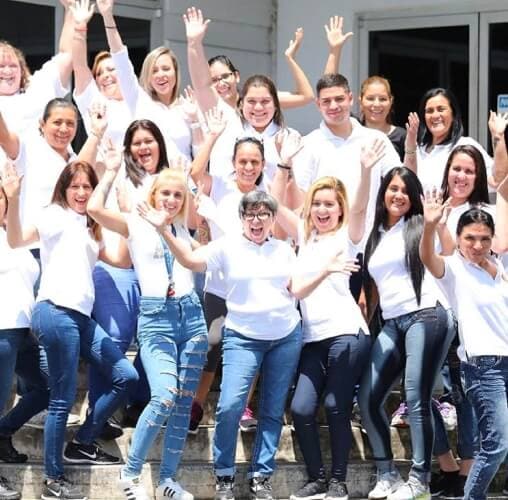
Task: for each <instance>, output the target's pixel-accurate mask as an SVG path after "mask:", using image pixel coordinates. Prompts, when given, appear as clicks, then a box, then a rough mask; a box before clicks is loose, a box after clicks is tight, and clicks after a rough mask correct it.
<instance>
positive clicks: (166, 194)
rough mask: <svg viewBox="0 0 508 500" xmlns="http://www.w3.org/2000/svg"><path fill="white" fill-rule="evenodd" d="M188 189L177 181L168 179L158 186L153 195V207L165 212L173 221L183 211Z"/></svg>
mask: <svg viewBox="0 0 508 500" xmlns="http://www.w3.org/2000/svg"><path fill="white" fill-rule="evenodd" d="M185 193H186V187H185V186H184V185H183V184H182V183H181V182H180V181H178V180H176V179H167V180H164V181H162V182H161V183H160V184H158V185H157V188H156V189H155V191H154V193H153V206H154V208H155V209H157V210H165V211H166V212H167V214H168V215H169V218H170V219H171V220H173V219H174V218H175V217H177V216H178V215H179V214H180V212H181V211H182V209H183V207H184V203H185Z"/></svg>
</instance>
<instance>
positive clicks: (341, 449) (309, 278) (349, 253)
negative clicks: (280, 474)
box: [272, 141, 384, 500]
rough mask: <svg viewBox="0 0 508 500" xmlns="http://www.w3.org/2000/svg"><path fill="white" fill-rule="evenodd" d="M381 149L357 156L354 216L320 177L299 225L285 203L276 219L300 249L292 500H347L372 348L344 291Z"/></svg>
mask: <svg viewBox="0 0 508 500" xmlns="http://www.w3.org/2000/svg"><path fill="white" fill-rule="evenodd" d="M383 150H384V145H383V143H382V142H381V141H376V142H375V143H374V144H373V145H372V148H371V149H370V150H365V151H363V152H362V158H361V167H362V171H361V181H360V184H359V188H358V192H357V193H355V195H356V196H355V199H354V200H353V202H352V203H351V210H350V209H349V202H348V199H347V198H348V197H347V194H346V190H345V188H344V185H343V184H342V182H341V181H339V180H338V179H336V178H334V177H321V178H320V179H318V180H317V181H315V182H314V183H313V184H312V186H311V187H310V189H309V191H308V192H307V195H306V198H305V203H304V209H303V220H302V219H301V218H300V217H298V216H297V215H296V214H295V213H294V212H293V211H291V210H289V209H288V208H287V207H284V206H282V205H280V206H279V210H278V212H277V220H278V221H279V223H280V224H281V226H282V227H283V229H285V230H286V232H287V233H288V234H289V236H291V237H292V238H293V239H294V241H296V242H297V243H298V245H299V248H300V249H299V253H298V258H297V269H298V271H297V274H296V275H295V276H294V277H293V281H292V291H293V293H294V294H295V295H296V297H297V298H298V299H300V310H301V313H302V320H303V343H304V346H303V349H302V353H301V356H300V362H299V368H298V377H297V382H296V389H295V393H294V396H293V401H292V403H291V412H292V415H293V422H294V427H295V431H296V437H297V440H298V444H299V446H300V449H301V450H302V453H303V457H304V460H305V464H306V466H307V474H308V481H307V483H306V484H305V485H304V486H303V487H302V488H300V489H299V490H298V491H297V492H296V493H294V494H293V495H291V499H292V500H301V499H307V498H323V496H324V498H326V499H329V500H332V499H333V500H335V499H347V497H348V491H347V486H346V483H345V481H346V473H347V462H348V457H349V452H350V449H351V442H352V437H351V424H350V417H351V409H352V405H353V396H354V392H355V386H356V385H357V383H358V382H359V380H360V377H361V375H362V373H363V370H364V367H365V364H366V362H367V360H368V355H369V350H370V340H369V331H368V328H367V325H366V323H365V320H364V318H363V316H362V313H361V311H360V308H359V307H358V305H357V304H356V302H355V300H354V298H353V296H352V294H351V291H350V289H349V275H350V274H351V273H352V272H356V271H358V270H359V266H358V265H357V264H356V260H355V257H356V255H357V253H358V248H357V244H358V243H359V242H360V239H361V237H362V235H363V233H364V225H365V213H366V207H367V203H368V198H369V189H370V172H371V167H372V166H373V165H374V164H375V163H376V162H377V160H379V158H381V157H382V156H383ZM281 157H282V158H283V161H284V166H281V168H280V169H279V172H278V173H277V174H276V178H275V180H274V183H273V186H272V193H273V194H274V195H275V196H276V198H279V199H280V200H283V199H284V196H283V191H284V189H283V188H284V187H285V183H286V182H287V177H288V173H289V170H288V169H287V168H285V167H289V168H291V159H290V158H289V159H288V158H287V155H286V153H285V148H282V149H281ZM330 301H332V302H333V303H334V304H335V307H334V308H333V310H332V309H330V307H327V304H330ZM345 311H347V314H345ZM339 379H340V384H339V383H338V382H337V381H338V380H339ZM322 397H323V400H324V406H325V409H326V415H327V421H328V425H329V430H330V444H331V450H332V468H331V478H330V480H329V481H327V478H326V472H325V468H324V465H323V460H322V457H321V451H320V447H319V432H318V424H317V422H316V414H317V411H318V408H319V405H320V401H321V398H322Z"/></svg>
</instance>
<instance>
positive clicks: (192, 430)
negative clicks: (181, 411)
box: [189, 401, 203, 435]
mask: <svg viewBox="0 0 508 500" xmlns="http://www.w3.org/2000/svg"><path fill="white" fill-rule="evenodd" d="M202 418H203V407H202V406H201V405H200V404H199V403H198V402H197V401H193V402H192V408H191V413H190V422H189V434H194V435H195V434H197V433H198V428H199V424H200V423H201V419H202Z"/></svg>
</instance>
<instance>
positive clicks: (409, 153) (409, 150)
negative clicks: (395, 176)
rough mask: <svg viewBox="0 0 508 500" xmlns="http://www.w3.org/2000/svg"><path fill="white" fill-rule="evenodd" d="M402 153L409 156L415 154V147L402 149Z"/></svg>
mask: <svg viewBox="0 0 508 500" xmlns="http://www.w3.org/2000/svg"><path fill="white" fill-rule="evenodd" d="M404 153H406V154H407V155H409V156H411V155H415V154H416V149H404Z"/></svg>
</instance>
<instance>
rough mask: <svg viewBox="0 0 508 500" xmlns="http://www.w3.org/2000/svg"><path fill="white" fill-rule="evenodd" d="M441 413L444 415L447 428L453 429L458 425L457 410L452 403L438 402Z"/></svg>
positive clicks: (448, 429)
mask: <svg viewBox="0 0 508 500" xmlns="http://www.w3.org/2000/svg"><path fill="white" fill-rule="evenodd" d="M438 408H439V413H441V417H443V422H444V425H445V429H446V430H447V431H453V430H454V429H455V428H456V427H457V411H456V410H455V406H453V405H452V404H450V403H438Z"/></svg>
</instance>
